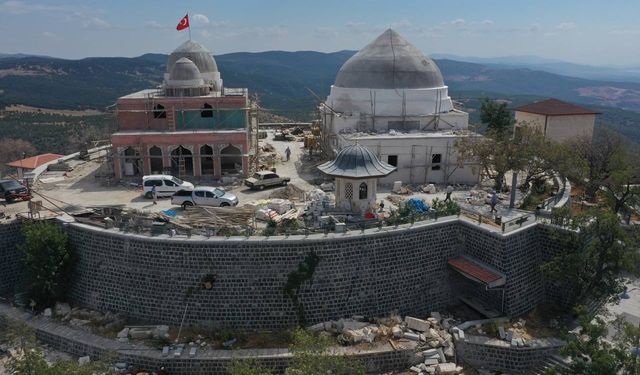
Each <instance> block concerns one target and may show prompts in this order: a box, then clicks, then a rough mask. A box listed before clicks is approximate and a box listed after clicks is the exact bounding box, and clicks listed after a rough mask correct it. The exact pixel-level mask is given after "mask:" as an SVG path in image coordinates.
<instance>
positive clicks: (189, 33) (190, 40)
mask: <svg viewBox="0 0 640 375" xmlns="http://www.w3.org/2000/svg"><path fill="white" fill-rule="evenodd" d="M187 19H189V13H187ZM188 29H189V41H191V22H189V27H188Z"/></svg>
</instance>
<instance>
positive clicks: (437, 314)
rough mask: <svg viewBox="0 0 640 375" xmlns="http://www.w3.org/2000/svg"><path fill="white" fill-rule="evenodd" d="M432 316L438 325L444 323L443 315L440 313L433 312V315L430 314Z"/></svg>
mask: <svg viewBox="0 0 640 375" xmlns="http://www.w3.org/2000/svg"><path fill="white" fill-rule="evenodd" d="M430 315H431V317H432V318H433V319H435V320H437V321H438V323H440V322H441V321H442V315H440V313H439V312H437V311H433V312H431V314H430Z"/></svg>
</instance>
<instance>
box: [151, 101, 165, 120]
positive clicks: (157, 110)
mask: <svg viewBox="0 0 640 375" xmlns="http://www.w3.org/2000/svg"><path fill="white" fill-rule="evenodd" d="M153 118H167V111H165V110H164V106H163V105H162V104H156V105H155V106H154V107H153Z"/></svg>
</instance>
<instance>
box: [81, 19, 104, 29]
mask: <svg viewBox="0 0 640 375" xmlns="http://www.w3.org/2000/svg"><path fill="white" fill-rule="evenodd" d="M82 26H84V27H85V28H95V29H109V28H111V24H110V23H109V22H107V21H105V20H103V19H102V18H98V17H87V18H85V19H84V20H83V21H82Z"/></svg>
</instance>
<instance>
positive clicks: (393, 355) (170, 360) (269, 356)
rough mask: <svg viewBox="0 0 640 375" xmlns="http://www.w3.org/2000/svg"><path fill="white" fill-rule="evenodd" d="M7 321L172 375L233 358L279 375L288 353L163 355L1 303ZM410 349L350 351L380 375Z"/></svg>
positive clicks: (49, 341)
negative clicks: (251, 361) (164, 370)
mask: <svg viewBox="0 0 640 375" xmlns="http://www.w3.org/2000/svg"><path fill="white" fill-rule="evenodd" d="M7 321H13V322H16V321H17V322H23V323H25V324H27V325H28V326H30V327H32V328H33V329H34V330H35V333H36V337H37V338H38V340H39V341H40V342H42V343H43V344H46V345H49V346H51V347H52V348H54V349H56V350H60V351H63V352H66V353H69V354H71V355H74V356H78V357H80V356H86V355H88V356H90V357H91V359H93V360H96V359H99V358H104V357H105V356H110V355H115V358H117V360H118V361H120V362H127V363H129V364H131V365H134V366H136V367H137V368H139V369H144V370H150V371H157V370H158V369H160V368H161V367H165V369H166V370H167V371H168V372H169V373H170V374H172V375H226V374H227V371H226V369H227V367H228V366H229V365H230V364H231V363H232V361H233V360H234V359H239V360H242V359H246V358H252V359H254V360H255V361H256V362H258V363H259V364H261V365H262V366H264V367H267V368H271V369H274V370H275V371H276V373H277V374H282V373H283V372H284V369H285V368H286V366H287V364H288V361H289V360H290V358H291V354H290V353H289V351H288V350H286V349H254V350H248V349H247V350H240V349H239V350H206V351H203V350H199V351H198V352H197V353H196V355H195V356H193V357H190V356H189V355H188V349H186V350H184V351H183V354H182V355H181V356H179V357H175V356H174V355H173V353H171V354H170V355H169V356H167V357H163V356H162V352H161V351H160V350H159V349H149V348H146V347H141V346H135V345H133V344H129V343H121V342H117V341H114V340H110V339H106V338H104V337H100V336H96V335H94V334H92V333H88V332H86V331H82V330H80V329H77V328H73V327H68V326H65V325H62V324H61V323H59V322H57V321H55V320H52V319H48V318H43V317H41V316H39V317H34V316H32V315H31V314H29V313H26V312H23V311H21V310H18V309H16V308H12V307H9V306H8V305H5V304H0V332H2V326H3V325H4V324H6V322H7ZM412 354H413V350H410V349H403V350H393V349H392V348H391V347H390V346H389V345H388V344H386V345H384V346H383V347H380V348H379V349H377V350H375V351H363V352H360V353H358V354H353V357H354V358H356V359H358V360H360V361H362V362H363V363H364V364H365V366H366V368H367V373H369V374H380V373H384V372H388V371H393V370H401V369H404V368H407V367H408V366H409V365H410V364H409V360H410V358H411V356H412Z"/></svg>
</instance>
